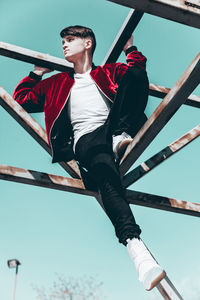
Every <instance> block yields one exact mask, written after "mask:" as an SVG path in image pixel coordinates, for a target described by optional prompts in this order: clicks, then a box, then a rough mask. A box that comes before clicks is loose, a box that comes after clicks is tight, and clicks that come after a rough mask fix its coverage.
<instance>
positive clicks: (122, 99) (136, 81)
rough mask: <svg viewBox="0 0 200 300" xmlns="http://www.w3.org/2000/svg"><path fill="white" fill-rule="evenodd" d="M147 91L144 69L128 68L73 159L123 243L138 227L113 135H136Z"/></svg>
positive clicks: (143, 121) (78, 145) (140, 123)
mask: <svg viewBox="0 0 200 300" xmlns="http://www.w3.org/2000/svg"><path fill="white" fill-rule="evenodd" d="M148 91H149V81H148V78H147V74H146V71H144V70H142V69H140V68H139V67H136V66H135V67H131V68H129V69H128V70H127V72H126V73H125V75H124V76H123V78H122V80H121V82H120V84H119V87H118V91H117V95H116V97H115V101H114V103H113V105H112V107H111V110H110V113H109V115H108V118H107V120H106V122H105V124H104V125H102V126H100V127H98V128H97V129H96V130H94V131H93V132H91V133H88V134H85V135H84V136H82V137H81V138H80V139H79V141H78V142H77V144H76V148H75V155H76V159H77V160H78V161H79V163H80V165H81V166H82V167H84V168H86V169H87V170H88V174H89V177H90V178H92V180H94V181H95V183H96V184H97V186H98V188H99V190H100V193H101V197H102V202H103V205H104V208H105V211H106V213H107V215H108V217H109V218H110V220H111V222H112V224H113V226H114V228H115V233H116V236H117V237H118V239H119V242H120V243H122V244H124V245H126V244H127V242H126V240H127V239H128V238H133V237H139V235H140V233H141V229H140V227H139V226H138V225H137V224H136V222H135V219H134V216H133V214H132V211H131V209H130V206H129V204H128V202H127V200H126V197H125V192H124V189H123V187H122V183H121V178H120V174H119V166H118V165H117V164H116V162H115V159H114V154H113V150H112V135H118V134H121V133H122V132H123V131H125V132H127V133H129V134H130V135H131V136H132V137H134V136H135V135H136V133H137V132H138V130H139V129H140V128H141V127H142V125H143V124H144V123H145V121H146V120H147V118H146V116H145V114H144V109H145V107H146V104H147V99H148Z"/></svg>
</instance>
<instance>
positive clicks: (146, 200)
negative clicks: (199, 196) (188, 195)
mask: <svg viewBox="0 0 200 300" xmlns="http://www.w3.org/2000/svg"><path fill="white" fill-rule="evenodd" d="M126 199H127V200H128V202H129V203H130V204H135V205H140V206H146V207H151V208H156V209H161V210H166V211H170V212H175V213H180V214H185V215H191V216H194V217H200V204H198V203H192V202H187V201H183V200H176V199H173V198H168V197H163V196H158V195H153V194H148V193H143V192H138V191H131V190H126Z"/></svg>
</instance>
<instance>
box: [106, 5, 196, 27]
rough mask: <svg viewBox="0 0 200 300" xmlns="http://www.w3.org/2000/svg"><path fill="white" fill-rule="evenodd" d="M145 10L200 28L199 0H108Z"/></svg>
mask: <svg viewBox="0 0 200 300" xmlns="http://www.w3.org/2000/svg"><path fill="white" fill-rule="evenodd" d="M108 1H110V2H114V3H117V4H120V5H124V6H127V7H130V8H134V9H137V10H141V11H143V12H146V13H149V14H152V15H155V16H158V17H161V18H165V19H168V20H172V21H175V22H179V23H182V24H185V25H189V26H192V27H195V28H200V3H199V1H198V0H187V1H185V0H108Z"/></svg>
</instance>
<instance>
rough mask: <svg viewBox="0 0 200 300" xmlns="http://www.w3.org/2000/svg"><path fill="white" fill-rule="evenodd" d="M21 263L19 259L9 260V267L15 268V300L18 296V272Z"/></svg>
mask: <svg viewBox="0 0 200 300" xmlns="http://www.w3.org/2000/svg"><path fill="white" fill-rule="evenodd" d="M19 265H21V263H20V262H19V261H18V260H17V259H10V260H8V267H9V268H15V269H16V272H15V285H14V293H13V300H15V297H16V287H17V274H18V267H19Z"/></svg>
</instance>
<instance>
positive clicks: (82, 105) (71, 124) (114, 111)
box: [14, 25, 166, 290]
mask: <svg viewBox="0 0 200 300" xmlns="http://www.w3.org/2000/svg"><path fill="white" fill-rule="evenodd" d="M60 35H61V37H62V45H63V51H64V56H65V59H66V60H67V61H69V62H71V63H73V65H74V69H73V71H69V72H63V73H59V74H56V75H53V76H51V77H49V78H47V79H44V80H41V79H42V76H43V75H44V74H45V73H48V72H51V71H52V70H49V69H47V68H43V67H39V66H35V68H34V71H33V72H31V73H30V74H29V76H27V77H25V78H24V79H23V80H22V81H21V82H20V83H19V84H18V86H17V87H16V89H15V91H14V98H15V99H16V101H17V102H18V103H19V104H21V105H22V106H23V107H24V108H25V109H26V110H27V111H28V112H41V111H44V113H45V123H46V131H47V135H48V139H49V143H50V146H51V148H52V157H53V160H52V162H59V161H70V160H72V159H73V158H75V159H76V160H77V161H78V162H79V164H80V169H82V170H83V169H86V170H87V171H88V177H89V178H91V179H93V180H94V181H95V184H96V185H97V186H98V189H99V191H100V194H101V197H102V202H103V205H104V208H105V211H106V213H107V215H108V217H109V218H110V220H111V222H112V224H113V226H114V228H115V233H116V236H117V237H118V239H119V242H120V243H122V244H124V245H125V246H126V247H127V249H128V252H129V254H130V256H131V258H132V260H133V261H134V263H135V266H136V270H137V272H138V274H139V280H140V281H141V282H142V283H143V285H144V287H145V289H147V290H151V289H152V288H153V287H155V286H156V285H157V284H158V283H159V282H160V280H161V279H163V278H164V277H165V275H166V274H165V271H164V270H163V269H162V268H161V267H160V266H159V265H158V264H157V262H156V261H155V260H154V259H153V257H152V256H151V254H150V253H149V251H148V249H147V248H146V247H145V245H144V244H143V242H142V240H141V239H140V233H141V229H140V227H139V226H138V225H137V224H136V222H135V219H134V216H133V214H132V211H131V209H130V207H129V204H128V202H127V200H126V197H125V191H124V189H123V187H122V182H121V178H120V174H119V168H118V167H119V165H118V162H119V161H120V159H121V158H122V156H123V154H124V151H125V150H126V148H127V146H128V144H129V143H130V141H131V140H132V138H133V137H134V136H135V135H136V133H137V132H138V131H139V129H140V128H141V127H142V125H143V124H144V123H145V121H146V119H147V118H146V116H145V114H144V110H145V107H146V103H147V99H148V91H149V82H148V78H147V73H146V70H145V67H146V58H145V57H144V56H143V55H142V53H141V52H138V51H137V48H136V47H135V46H133V37H131V38H130V39H129V40H128V42H127V43H126V45H125V46H124V52H125V54H126V60H127V64H124V63H109V64H106V65H104V66H95V65H94V64H93V53H94V50H95V47H96V39H95V35H94V33H93V31H92V30H91V29H90V28H87V27H83V26H79V25H76V26H70V27H66V28H64V29H63V30H62V31H61V33H60Z"/></svg>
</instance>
